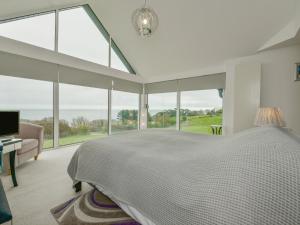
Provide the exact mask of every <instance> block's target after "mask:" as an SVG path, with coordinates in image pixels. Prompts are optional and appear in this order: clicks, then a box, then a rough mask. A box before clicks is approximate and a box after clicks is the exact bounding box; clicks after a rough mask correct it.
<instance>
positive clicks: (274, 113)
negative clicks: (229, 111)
mask: <svg viewBox="0 0 300 225" xmlns="http://www.w3.org/2000/svg"><path fill="white" fill-rule="evenodd" d="M254 125H255V126H258V127H262V126H270V125H271V126H276V127H285V126H286V124H285V121H284V119H283V114H282V112H281V110H280V109H279V108H276V107H264V108H259V109H258V111H257V114H256V118H255V122H254Z"/></svg>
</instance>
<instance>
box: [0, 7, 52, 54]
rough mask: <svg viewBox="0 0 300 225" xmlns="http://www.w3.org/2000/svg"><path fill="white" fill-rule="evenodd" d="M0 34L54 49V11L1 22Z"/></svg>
mask: <svg viewBox="0 0 300 225" xmlns="http://www.w3.org/2000/svg"><path fill="white" fill-rule="evenodd" d="M0 35H1V36H4V37H7V38H11V39H14V40H17V41H22V42H25V43H28V44H32V45H36V46H39V47H42V48H47V49H50V50H54V40H55V13H49V14H44V15H40V16H33V17H27V18H22V19H18V20H13V21H9V22H6V23H1V24H0Z"/></svg>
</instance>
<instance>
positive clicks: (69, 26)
mask: <svg viewBox="0 0 300 225" xmlns="http://www.w3.org/2000/svg"><path fill="white" fill-rule="evenodd" d="M58 34H59V36H58V51H59V52H61V53H64V54H67V55H71V56H74V57H77V58H81V59H84V60H87V61H91V62H94V63H98V64H101V65H105V66H108V57H109V53H108V52H109V43H108V42H107V40H106V39H105V37H104V36H103V35H102V33H101V32H100V30H99V29H98V28H97V26H96V25H95V24H94V22H93V21H92V20H91V18H90V17H89V15H88V14H87V13H86V11H85V10H84V8H82V7H79V8H75V9H69V10H64V11H60V12H59V32H58Z"/></svg>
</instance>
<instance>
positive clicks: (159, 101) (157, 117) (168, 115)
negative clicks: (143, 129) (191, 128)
mask: <svg viewBox="0 0 300 225" xmlns="http://www.w3.org/2000/svg"><path fill="white" fill-rule="evenodd" d="M176 101H177V93H176V92H170V93H160V94H149V95H148V105H149V108H148V128H175V127H176Z"/></svg>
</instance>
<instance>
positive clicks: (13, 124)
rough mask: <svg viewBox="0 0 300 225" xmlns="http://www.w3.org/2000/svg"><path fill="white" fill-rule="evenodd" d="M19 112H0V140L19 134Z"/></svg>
mask: <svg viewBox="0 0 300 225" xmlns="http://www.w3.org/2000/svg"><path fill="white" fill-rule="evenodd" d="M19 120H20V112H19V111H0V139H2V138H1V137H8V136H12V135H17V134H19V122H20V121H19Z"/></svg>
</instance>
